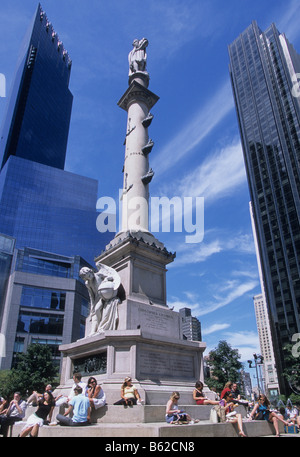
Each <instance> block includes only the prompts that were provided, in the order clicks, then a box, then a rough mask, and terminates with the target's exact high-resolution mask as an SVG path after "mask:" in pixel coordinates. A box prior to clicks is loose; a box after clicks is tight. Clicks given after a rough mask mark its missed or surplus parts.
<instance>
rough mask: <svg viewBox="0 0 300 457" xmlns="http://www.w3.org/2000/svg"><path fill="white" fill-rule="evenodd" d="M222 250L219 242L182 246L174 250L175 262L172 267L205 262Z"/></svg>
mask: <svg viewBox="0 0 300 457" xmlns="http://www.w3.org/2000/svg"><path fill="white" fill-rule="evenodd" d="M222 250H223V248H222V246H221V243H220V241H219V240H215V241H212V242H211V243H204V242H202V243H200V244H196V245H194V244H184V245H180V246H179V247H178V250H176V262H174V265H172V266H173V267H178V266H182V265H186V264H193V263H199V262H205V260H207V259H208V258H209V257H211V256H212V255H213V254H217V253H219V252H221V251H222Z"/></svg>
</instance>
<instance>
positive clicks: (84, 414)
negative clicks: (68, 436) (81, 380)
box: [56, 386, 91, 426]
mask: <svg viewBox="0 0 300 457" xmlns="http://www.w3.org/2000/svg"><path fill="white" fill-rule="evenodd" d="M71 413H72V417H67V416H68V415H69V414H71ZM90 413H91V406H90V400H89V399H88V397H86V395H84V393H83V391H82V388H81V387H80V386H77V387H75V388H74V397H73V398H71V400H70V402H69V408H68V409H67V410H66V412H65V413H64V414H57V416H56V420H57V421H58V423H59V425H68V426H83V425H88V424H89V423H90Z"/></svg>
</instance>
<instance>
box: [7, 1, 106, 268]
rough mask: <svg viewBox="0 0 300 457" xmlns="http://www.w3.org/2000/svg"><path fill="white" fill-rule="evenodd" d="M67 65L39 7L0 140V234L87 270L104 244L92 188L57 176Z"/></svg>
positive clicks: (70, 176)
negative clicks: (78, 260)
mask: <svg viewBox="0 0 300 457" xmlns="http://www.w3.org/2000/svg"><path fill="white" fill-rule="evenodd" d="M70 68H71V61H70V58H69V56H68V53H67V52H66V50H65V49H64V47H63V45H62V43H61V41H60V40H59V38H58V36H57V34H56V32H55V31H54V29H53V27H52V25H51V23H50V22H49V21H48V19H47V17H46V14H45V13H44V12H43V10H42V8H41V6H40V5H38V8H37V11H36V13H35V15H34V18H33V22H32V24H31V25H30V27H29V30H28V32H27V34H26V36H25V39H24V42H23V45H22V49H21V52H20V57H19V60H18V64H17V70H16V75H15V79H14V82H13V85H12V90H11V94H10V98H9V100H8V105H7V106H8V108H7V112H6V115H5V116H4V122H3V127H2V133H1V135H0V138H1V140H0V233H2V234H4V235H8V236H11V237H13V238H15V240H16V248H24V247H30V248H35V249H41V250H43V251H48V252H52V253H55V254H60V255H66V256H74V255H80V256H81V257H82V258H84V259H85V260H86V261H88V262H89V263H93V261H94V258H95V256H96V255H97V254H98V253H99V250H101V249H102V248H103V247H104V246H105V244H106V243H107V242H108V241H109V239H110V238H111V234H107V235H104V234H102V233H99V232H98V231H97V228H96V218H97V212H96V202H97V193H98V182H97V181H96V180H94V179H90V178H87V177H84V176H80V175H77V174H74V173H70V172H67V171H65V170H64V164H65V156H66V148H67V139H68V132H69V123H70V116H71V108H72V99H73V97H72V94H71V92H70V91H69V88H68V84H69V78H70Z"/></svg>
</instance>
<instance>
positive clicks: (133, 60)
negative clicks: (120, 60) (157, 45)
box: [128, 38, 149, 76]
mask: <svg viewBox="0 0 300 457" xmlns="http://www.w3.org/2000/svg"><path fill="white" fill-rule="evenodd" d="M148 44H149V43H148V40H147V39H146V38H142V39H141V40H138V39H135V40H134V41H133V43H132V46H133V49H132V51H130V53H129V55H128V61H129V76H130V75H132V74H133V73H135V72H137V71H141V72H143V73H146V62H147V53H146V47H147V46H148Z"/></svg>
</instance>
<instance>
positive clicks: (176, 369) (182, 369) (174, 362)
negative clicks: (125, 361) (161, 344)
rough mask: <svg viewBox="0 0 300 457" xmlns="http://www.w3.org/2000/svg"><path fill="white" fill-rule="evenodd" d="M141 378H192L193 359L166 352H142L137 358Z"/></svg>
mask: <svg viewBox="0 0 300 457" xmlns="http://www.w3.org/2000/svg"><path fill="white" fill-rule="evenodd" d="M139 371H140V374H141V375H142V376H145V375H146V376H149V377H150V378H153V377H155V376H159V377H166V378H176V379H177V378H181V379H189V378H194V377H195V373H194V371H195V370H194V359H193V357H191V356H185V355H178V354H176V353H175V354H174V353H167V352H165V353H164V352H142V353H141V354H140V356H139Z"/></svg>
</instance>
